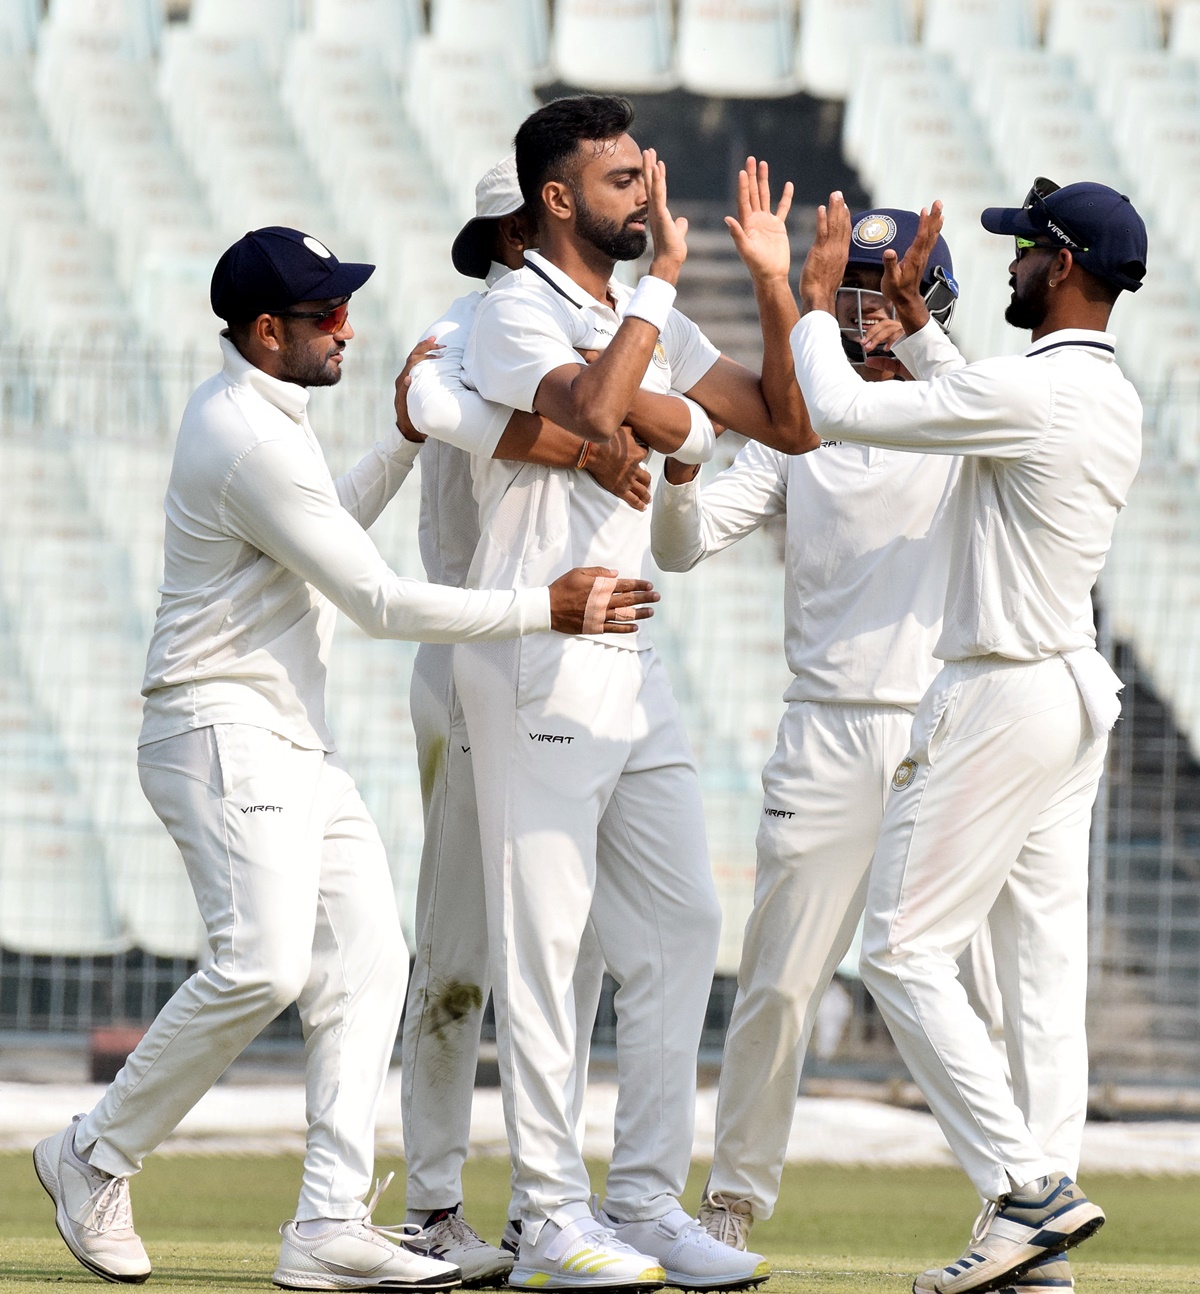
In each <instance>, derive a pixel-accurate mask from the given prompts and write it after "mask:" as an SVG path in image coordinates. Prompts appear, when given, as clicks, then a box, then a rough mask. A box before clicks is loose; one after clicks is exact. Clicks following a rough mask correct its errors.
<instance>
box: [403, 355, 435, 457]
mask: <svg viewBox="0 0 1200 1294" xmlns="http://www.w3.org/2000/svg"><path fill="white" fill-rule="evenodd" d="M438 349H440V347H439V345H438V340H437V338H436V337H426V338H425V339H424V340H422V341H419V342H417V344H416V345H415V346H414V347H413V348H412V350H410V351H409V352H408V358H407V359H406V360H405V361H404V367H403V368H402V369H401V370H400V372H399V373H398V374H397V375H396V398H395V402H394V403H395V409H396V426H397V427H398V428H399V429H400V434H401V435H402V436H403V437H404V439H405V440H411V441H413V442H414V443H415V444H418V445H421V444H424V442H425V439H426V437H425V436H423V435H422V434H421V433H420V432H419V431H418V430H417V429H416V427H414V426H413V421H412V419H411V418H410V417H409V416H408V388H409V387H410V386H411V385H412V371H413V369H414V368H416V366H417V365H418V364H419V363H420V362H421V361H422V360H423V359H428V358H429V356H430V355H431V354H432V353H433V352H434V351H435V350H438Z"/></svg>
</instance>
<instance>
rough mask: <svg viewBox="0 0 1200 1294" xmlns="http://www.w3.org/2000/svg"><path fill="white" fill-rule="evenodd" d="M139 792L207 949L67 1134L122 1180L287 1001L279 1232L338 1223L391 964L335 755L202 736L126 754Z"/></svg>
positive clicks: (369, 859) (362, 832)
mask: <svg viewBox="0 0 1200 1294" xmlns="http://www.w3.org/2000/svg"><path fill="white" fill-rule="evenodd" d="M138 771H139V774H140V777H141V782H142V788H143V790H144V791H145V793H146V797H147V798H148V799H149V801H150V803H151V805H152V806H153V808H154V811H155V813H157V814H158V816H159V817H160V818H161V819H162V821H163V823H164V825H165V826H166V828H167V830H168V831H169V832H170V833H171V835H172V836H173V837H174V839H175V843H176V844H177V845H178V846H179V849H180V852H181V853H182V855H183V861H184V865H185V866H186V868H187V872H188V879H189V880H190V881H191V885H192V889H193V891H194V892H195V895H196V902H197V904H198V906H199V908H200V914H201V916H202V918H203V920H204V925H205V929H206V931H207V936H208V949H207V953H206V955H205V957H204V959H203V961H202V963H201V965H200V968H199V969H198V970H197V971H196V973H195V974H194V975H193V976H192V977H191V978H190V979H189V980H187V981H186V983H184V984H183V985H182V986H181V987H180V988H179V989H178V990H177V991H176V993H175V995H174V996H173V997H172V998H171V999H170V1001H169V1002H168V1003H167V1004H166V1006H164V1007H163V1009H162V1011H160V1012H159V1014H158V1017H157V1018H156V1019H155V1021H154V1023H153V1024H152V1025H151V1026H150V1029H149V1031H148V1032H147V1034H146V1036H145V1037H144V1038H143V1039H142V1041H141V1042H140V1043H139V1044H138V1046H137V1048H136V1049H135V1051H134V1052H133V1054H132V1055H131V1056H130V1057H129V1059H128V1060H127V1061H126V1063H125V1066H124V1068H123V1069H122V1070H121V1072H120V1073H119V1074H118V1075H117V1077H116V1078H115V1079H114V1081H113V1083H112V1085H111V1086H110V1087H109V1088H108V1090H107V1091H106V1092H105V1093H104V1096H103V1097H102V1098H101V1100H100V1103H99V1105H97V1106H96V1108H95V1109H94V1110H92V1112H91V1113H90V1114H88V1115H87V1116H86V1117H85V1118H84V1120H83V1122H82V1123H81V1125H80V1128H79V1131H78V1132H77V1134H76V1144H77V1145H78V1146H79V1147H80V1149H81V1150H85V1151H86V1150H87V1149H89V1148H90V1149H91V1162H92V1163H93V1164H94V1165H95V1166H96V1167H97V1168H100V1169H103V1170H104V1171H105V1172H109V1173H113V1174H114V1175H117V1176H122V1177H127V1176H130V1175H132V1174H133V1173H136V1172H137V1171H138V1169H139V1168H141V1165H142V1159H143V1158H144V1157H145V1156H146V1155H147V1154H149V1153H150V1152H151V1151H152V1150H153V1149H154V1148H155V1147H156V1146H157V1145H158V1144H159V1143H160V1142H161V1141H162V1140H163V1139H164V1138H165V1137H166V1136H167V1135H168V1134H169V1133H170V1132H171V1131H172V1129H174V1128H175V1126H176V1125H177V1124H178V1123H179V1121H180V1120H181V1119H182V1118H183V1116H184V1115H185V1114H186V1113H187V1112H188V1111H189V1110H190V1109H191V1108H192V1107H193V1106H194V1105H195V1104H196V1102H197V1101H198V1100H199V1099H200V1098H201V1097H202V1096H203V1095H204V1093H205V1092H207V1091H208V1089H209V1088H210V1087H212V1085H213V1084H214V1083H215V1082H216V1081H217V1079H218V1078H220V1076H221V1075H222V1074H223V1073H224V1071H225V1069H226V1068H227V1067H228V1065H229V1064H230V1062H231V1061H233V1060H234V1058H235V1057H236V1056H237V1055H238V1054H239V1053H240V1052H241V1051H242V1049H243V1048H244V1047H245V1046H246V1045H247V1043H249V1042H250V1041H251V1040H252V1039H253V1038H254V1037H255V1035H257V1034H258V1033H259V1031H260V1030H261V1029H262V1028H263V1027H264V1026H265V1025H267V1024H269V1023H270V1021H271V1020H273V1019H274V1018H275V1016H277V1015H278V1014H279V1012H280V1011H282V1010H283V1009H284V1008H285V1007H286V1006H288V1005H289V1004H290V1003H291V1002H296V1003H297V1005H298V1007H299V1010H300V1019H301V1022H302V1024H303V1027H304V1044H305V1053H306V1071H305V1085H306V1117H307V1120H308V1137H307V1149H306V1153H305V1159H304V1173H303V1182H302V1186H301V1191H300V1202H299V1205H298V1206H297V1210H296V1218H297V1220H305V1219H312V1218H353V1217H359V1216H361V1214H362V1212H363V1204H362V1197H363V1196H364V1195H365V1194H366V1193H367V1191H368V1190H369V1189H370V1186H371V1175H372V1169H373V1165H374V1137H375V1115H376V1109H377V1106H378V1103H379V1098H380V1094H381V1092H382V1089H383V1082H384V1079H385V1077H386V1076H387V1069H388V1062H389V1060H390V1058H391V1053H392V1047H393V1045H394V1042H395V1038H396V1029H397V1026H398V1025H399V1022H400V1010H401V1006H402V1003H403V1000H404V983H405V978H406V975H407V971H408V957H407V954H406V950H405V946H404V938H403V935H402V933H401V930H400V921H399V917H398V915H397V911H396V900H395V894H394V891H393V888H392V882H391V877H390V875H389V872H388V865H387V859H386V857H385V855H384V849H383V842H382V841H381V840H380V838H379V832H378V831H377V830H376V828H375V824H374V823H373V822H372V820H371V817H370V815H369V814H368V812H367V809H366V806H365V805H364V804H363V802H362V799H361V797H360V796H359V794H358V791H357V790H356V789H355V786H354V781H353V779H352V778H351V777H350V775H349V773H347V771H346V770H345V768H344V767H343V765H342V764H341V762H340V760H339V759H338V757H337V756H336V755H327V754H325V753H324V752H323V751H320V750H302V749H300V748H299V747H297V746H293V745H292V744H291V743H290V742H289V741H287V740H286V739H284V738H282V737H279V736H276V735H275V734H274V733H272V732H268V731H267V730H266V729H263V728H253V727H249V726H246V725H244V724H216V725H213V726H212V727H209V728H201V729H197V730H195V731H193V732H189V733H185V734H182V735H180V736H178V737H169V738H167V739H166V740H165V741H161V742H156V743H154V744H153V745H151V746H146V747H143V748H142V750H141V751H140V752H139V766H138Z"/></svg>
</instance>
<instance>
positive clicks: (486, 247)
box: [450, 153, 525, 279]
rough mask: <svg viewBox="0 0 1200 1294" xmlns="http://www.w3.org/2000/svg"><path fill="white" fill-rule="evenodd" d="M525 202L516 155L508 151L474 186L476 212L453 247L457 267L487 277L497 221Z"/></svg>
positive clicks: (513, 211) (451, 251) (459, 234)
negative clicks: (518, 181)
mask: <svg viewBox="0 0 1200 1294" xmlns="http://www.w3.org/2000/svg"><path fill="white" fill-rule="evenodd" d="M524 205H525V199H524V198H523V197H522V196H521V186H520V185H519V184H518V183H517V157H516V154H515V153H509V155H508V156H507V157H506V158H504V159H503V161H500V162H497V163H496V165H495V166H493V167H492V169H491V170H490V171H488V173H487V174H486V175H485V176H484V177H483V178H482V179H481V180H480V181H479V183H478V184H477V185H476V186H475V215H474V217H473V218H472V219H470V220H468V221H467V223H466V224H465V225H463V227H462V228H461V229H460V230H459V231H458V237H457V238H456V239H455V240H454V246H453V247H451V248H450V259H451V260H452V261H453V262H454V268H455V269H456V270H457V271H458V272H459V273H460V274H465V275H466V276H467V278H469V279H486V278H487V274H488V270H489V269H490V268H491V265H492V247H493V245H494V243H495V239H496V221H497V220H499V219H500V217H501V216H511V215H513V214H514V213H515V212H517V211H520V210H521V208H522V207H523V206H524Z"/></svg>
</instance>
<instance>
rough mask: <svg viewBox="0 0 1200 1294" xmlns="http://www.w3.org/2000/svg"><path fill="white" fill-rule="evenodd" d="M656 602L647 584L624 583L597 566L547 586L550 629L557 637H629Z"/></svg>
mask: <svg viewBox="0 0 1200 1294" xmlns="http://www.w3.org/2000/svg"><path fill="white" fill-rule="evenodd" d="M658 600H659V595H658V594H657V593H655V591H654V585H653V584H651V583H650V581H649V580H623V579H618V578H617V572H616V571H609V570H605V569H604V568H603V567H600V566H585V567H579V566H577V567H576V568H575V569H574V570H572V571H568V572H567V573H566V574H565V575H560V576H559V577H558V579H556V580H555V581H554V583H553V584H551V585H550V628H551V629H554V630H557V632H558V633H560V634H600V633H605V634H631V633H634V632H635V631H636V629H637V622H638V621H639V620H646V619H648V618H649V617H650V616H652V615H653V614H654V610H653V607H652V605H651V604H652V603H654V602H657V601H658Z"/></svg>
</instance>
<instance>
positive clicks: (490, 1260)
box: [410, 1204, 520, 1288]
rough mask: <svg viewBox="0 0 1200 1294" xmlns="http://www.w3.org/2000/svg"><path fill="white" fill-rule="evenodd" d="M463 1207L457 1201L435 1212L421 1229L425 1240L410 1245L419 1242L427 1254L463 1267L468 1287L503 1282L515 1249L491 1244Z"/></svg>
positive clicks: (412, 1244) (413, 1244) (510, 1269)
mask: <svg viewBox="0 0 1200 1294" xmlns="http://www.w3.org/2000/svg"><path fill="white" fill-rule="evenodd" d="M462 1207H463V1206H462V1205H461V1204H456V1205H455V1206H454V1208H452V1209H438V1210H437V1211H436V1212H434V1213H431V1214H430V1215H429V1216H428V1217H427V1218H426V1219H425V1225H424V1226H423V1227H422V1228H421V1231H422V1239H421V1240H420V1241H419V1242H417V1241H413V1242H410V1247H412V1248H417V1247H418V1244H419V1245H420V1247H422V1248H425V1249H426V1252H427V1253H429V1254H431V1255H433V1256H435V1257H438V1258H441V1259H443V1260H444V1261H445V1262H448V1263H453V1264H454V1265H455V1266H456V1267H458V1268H459V1269H460V1270H461V1272H462V1283H463V1285H465V1286H469V1287H471V1288H477V1287H479V1286H483V1285H502V1284H503V1283H504V1278H505V1277H506V1276H507V1275H508V1273H509V1272H510V1271H512V1267H513V1263H514V1261H515V1258H516V1255H515V1253H514V1251H513V1250H511V1249H505V1248H500V1247H497V1246H496V1245H489V1244H488V1242H487V1241H486V1240H485V1239H484V1238H483V1237H482V1236H481V1235H480V1234H479V1232H478V1231H476V1230H475V1228H474V1227H473V1226H471V1224H470V1223H469V1222H467V1220H466V1219H465V1218H464V1217H463V1215H462ZM517 1243H518V1244H519V1243H520V1241H519V1240H518V1242H517Z"/></svg>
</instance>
